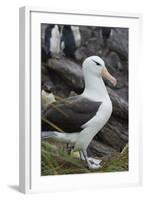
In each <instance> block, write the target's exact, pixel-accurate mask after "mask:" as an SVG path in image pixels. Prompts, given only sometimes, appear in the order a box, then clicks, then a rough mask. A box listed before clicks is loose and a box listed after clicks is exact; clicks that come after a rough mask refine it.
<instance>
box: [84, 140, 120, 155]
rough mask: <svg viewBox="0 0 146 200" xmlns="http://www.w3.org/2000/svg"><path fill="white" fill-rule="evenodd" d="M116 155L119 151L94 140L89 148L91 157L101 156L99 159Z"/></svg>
mask: <svg viewBox="0 0 146 200" xmlns="http://www.w3.org/2000/svg"><path fill="white" fill-rule="evenodd" d="M115 153H117V151H116V150H115V149H114V148H112V147H110V146H108V145H106V144H104V143H102V142H99V141H96V140H92V142H91V143H90V145H89V147H88V154H89V156H90V155H92V156H99V157H102V156H105V155H109V156H111V155H113V154H115Z"/></svg>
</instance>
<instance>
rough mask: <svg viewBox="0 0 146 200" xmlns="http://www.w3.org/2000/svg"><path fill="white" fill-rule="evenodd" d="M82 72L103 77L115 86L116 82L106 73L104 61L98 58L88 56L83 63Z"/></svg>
mask: <svg viewBox="0 0 146 200" xmlns="http://www.w3.org/2000/svg"><path fill="white" fill-rule="evenodd" d="M83 71H86V73H90V74H92V75H93V76H96V77H105V78H106V79H108V80H109V81H110V82H111V83H112V84H113V85H114V86H115V85H116V84H117V80H116V79H115V78H114V77H113V76H112V75H111V74H110V73H109V72H108V70H107V68H106V67H105V63H104V61H103V60H102V59H101V58H100V57H99V56H90V57H88V58H86V59H85V60H84V62H83Z"/></svg>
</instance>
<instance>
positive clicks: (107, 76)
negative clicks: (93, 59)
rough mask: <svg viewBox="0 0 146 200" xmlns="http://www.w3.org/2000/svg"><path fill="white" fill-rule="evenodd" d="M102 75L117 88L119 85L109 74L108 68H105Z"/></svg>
mask: <svg viewBox="0 0 146 200" xmlns="http://www.w3.org/2000/svg"><path fill="white" fill-rule="evenodd" d="M101 75H102V76H103V77H105V78H106V79H107V80H109V81H110V82H111V83H112V85H113V86H116V85H117V79H116V78H115V77H113V76H112V75H111V74H110V73H109V72H108V70H107V69H106V67H104V68H103V70H102V72H101Z"/></svg>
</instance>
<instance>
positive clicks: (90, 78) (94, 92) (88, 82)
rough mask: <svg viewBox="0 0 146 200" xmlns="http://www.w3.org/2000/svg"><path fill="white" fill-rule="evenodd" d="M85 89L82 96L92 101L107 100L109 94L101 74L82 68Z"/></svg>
mask: <svg viewBox="0 0 146 200" xmlns="http://www.w3.org/2000/svg"><path fill="white" fill-rule="evenodd" d="M83 73H84V79H85V89H84V92H83V93H82V96H84V97H87V98H89V99H92V100H94V101H102V102H103V101H109V100H110V98H109V95H108V92H107V89H106V87H105V84H104V82H103V79H102V77H101V76H97V75H93V74H91V73H88V72H87V71H86V70H83Z"/></svg>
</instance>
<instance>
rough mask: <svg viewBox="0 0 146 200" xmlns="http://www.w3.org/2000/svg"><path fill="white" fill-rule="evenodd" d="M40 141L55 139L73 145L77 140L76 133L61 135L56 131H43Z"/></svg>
mask: <svg viewBox="0 0 146 200" xmlns="http://www.w3.org/2000/svg"><path fill="white" fill-rule="evenodd" d="M41 138H42V139H49V138H50V139H55V140H58V141H62V142H71V143H74V142H75V141H76V139H77V136H76V133H72V134H68V133H61V132H57V131H43V132H42V133H41Z"/></svg>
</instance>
